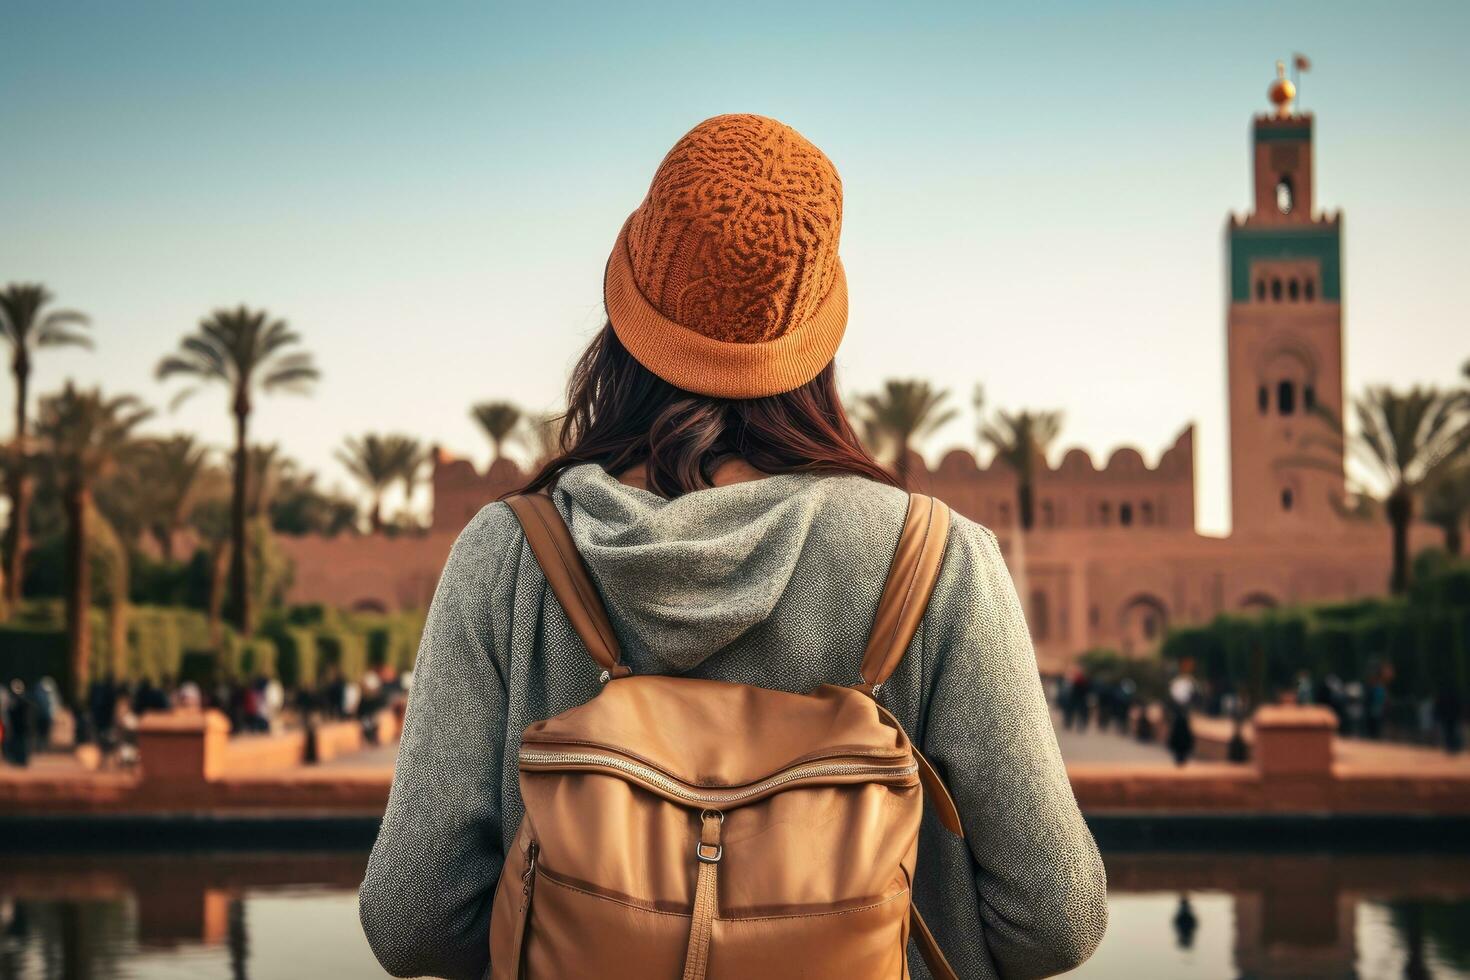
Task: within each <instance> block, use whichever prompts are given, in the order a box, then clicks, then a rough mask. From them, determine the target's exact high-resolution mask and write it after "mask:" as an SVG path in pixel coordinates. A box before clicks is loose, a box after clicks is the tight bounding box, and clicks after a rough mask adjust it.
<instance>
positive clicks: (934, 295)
mask: <svg viewBox="0 0 1470 980" xmlns="http://www.w3.org/2000/svg"><path fill="white" fill-rule="evenodd" d="M979 6H980V5H977V4H924V5H905V4H896V3H891V2H890V3H883V4H870V3H855V2H849V3H832V4H827V5H817V4H788V3H756V2H747V3H742V4H738V5H732V4H728V3H721V4H707V5H706V4H694V3H678V4H672V3H671V4H666V5H660V6H642V7H639V8H637V9H636V10H635V9H633V8H632V5H629V4H621V3H596V4H592V3H589V4H576V5H574V4H562V3H556V4H518V5H516V6H515V9H511V10H507V9H505V8H504V7H502V6H500V5H491V4H485V3H479V4H470V3H448V2H421V3H413V4H408V3H401V2H393V3H385V2H372V0H355V2H351V3H325V2H313V3H299V2H290V3H287V2H276V0H256V2H252V3H249V4H236V3H199V2H196V0H181V2H146V0H136V2H129V3H117V2H110V0H103V2H95V0H94V2H84V0H68V2H64V3H62V2H56V0H10V2H8V3H7V4H6V5H5V9H4V12H3V15H0V147H3V149H0V281H3V282H9V281H18V280H20V281H25V280H40V281H43V282H45V283H46V284H47V285H49V286H50V287H51V288H52V289H53V290H54V291H55V292H56V293H57V294H58V296H59V297H60V300H61V301H62V303H63V304H64V305H67V306H73V307H76V308H78V309H82V310H84V311H86V312H88V313H90V314H91V315H92V316H93V317H94V319H95V333H96V337H97V341H98V347H97V350H96V351H95V352H94V353H90V354H89V353H83V352H70V351H63V352H47V353H46V355H45V356H43V357H42V358H41V361H40V365H39V368H38V371H37V385H36V388H37V390H39V391H41V392H44V391H47V390H50V389H53V388H55V387H56V386H58V385H59V384H60V383H61V382H62V381H63V380H64V379H65V378H66V377H69V376H70V377H75V378H76V379H77V380H78V381H80V382H83V383H88V384H90V383H101V384H102V385H103V386H104V387H105V388H107V389H109V390H115V391H121V390H127V391H132V392H137V393H140V394H142V395H144V396H146V397H148V398H149V399H150V400H152V401H153V402H154V403H155V404H157V405H158V406H159V407H160V409H161V412H160V417H159V419H158V420H157V422H156V423H155V424H154V428H155V429H156V430H159V431H168V430H171V429H175V428H188V429H194V430H197V431H199V432H201V433H203V435H204V436H205V437H206V438H208V439H210V440H212V441H215V442H217V443H219V444H224V442H225V441H226V439H227V438H228V428H227V424H226V416H225V410H224V409H225V404H224V396H223V393H222V392H213V393H208V394H205V395H201V396H199V397H196V398H195V399H194V400H193V401H192V402H190V403H188V404H187V406H186V407H185V408H182V409H180V410H179V411H178V412H177V413H173V414H170V413H168V412H167V411H166V405H167V401H168V393H167V391H166V390H165V389H164V388H163V387H162V386H160V385H159V384H157V383H156V382H155V381H154V380H153V378H152V369H153V366H154V365H155V364H156V363H157V361H158V359H159V357H160V356H162V355H163V354H164V353H166V352H167V351H169V350H170V349H172V348H173V347H174V345H175V344H176V343H177V340H178V338H179V337H180V336H181V335H183V334H184V333H185V332H187V331H189V330H190V329H191V328H192V326H193V324H194V323H195V322H196V321H197V320H198V319H199V317H200V316H201V315H202V314H204V313H206V312H207V311H209V310H210V309H212V308H214V307H217V306H221V305H226V304H235V303H239V302H241V301H244V302H248V303H250V304H253V305H261V306H264V307H266V308H268V309H269V310H271V311H272V312H275V313H277V314H280V315H282V316H285V317H287V318H288V319H289V320H290V321H291V322H292V323H293V324H294V325H295V326H297V327H298V328H299V329H300V331H301V333H302V334H303V335H304V336H305V338H306V340H307V343H308V345H309V347H310V348H311V350H312V351H314V352H315V353H316V355H317V357H318V359H319V361H320V363H321V365H322V368H323V370H324V372H325V379H324V380H323V382H322V383H321V385H320V386H319V388H318V390H317V393H316V395H315V396H314V397H313V398H310V399H298V398H292V397H279V398H270V399H264V400H262V403H261V405H260V408H259V411H258V413H257V420H256V426H255V434H256V436H257V438H259V439H260V440H262V441H279V442H280V443H281V444H282V446H283V447H284V449H285V450H286V451H287V452H288V453H289V454H291V455H293V456H295V457H296V458H298V459H300V460H302V461H303V462H305V463H307V464H308V465H310V466H313V467H317V468H320V469H321V470H322V471H323V473H324V475H325V476H326V477H327V479H328V482H329V483H335V482H341V483H343V484H344V485H346V477H345V475H344V474H343V473H342V471H341V470H340V468H339V467H338V466H337V464H336V463H335V462H334V461H333V460H332V451H333V449H334V448H335V447H336V446H337V445H338V444H339V443H340V441H341V439H342V437H343V436H344V435H346V434H348V433H356V432H361V431H364V430H385V431H386V430H403V431H408V432H413V433H416V434H418V435H420V436H422V437H424V438H426V439H430V440H434V441H438V442H441V443H442V444H444V445H445V446H446V447H448V448H450V449H451V450H452V451H456V452H459V453H462V454H468V455H472V456H473V457H475V458H476V459H477V460H479V461H481V462H483V460H484V459H485V457H486V456H487V455H488V449H487V446H486V443H485V442H484V440H483V438H482V437H481V436H480V434H479V433H478V432H477V431H476V430H475V428H474V426H473V424H472V423H471V422H470V420H469V417H468V409H469V405H470V404H471V403H472V402H474V401H477V400H482V399H486V398H492V397H497V398H509V399H512V400H514V401H517V402H520V403H522V404H524V405H525V406H527V407H528V408H533V409H551V408H555V407H557V406H558V403H559V398H560V392H561V390H562V385H563V383H564V378H565V374H566V370H567V368H568V366H569V364H570V363H571V361H572V359H573V358H574V357H575V354H576V352H577V351H578V350H579V349H580V347H581V346H582V345H583V343H585V341H586V339H587V338H588V336H590V334H591V333H592V332H593V331H594V330H595V329H596V328H597V327H598V326H599V325H600V323H601V319H600V317H601V312H600V306H601V278H602V268H603V263H604V261H605V259H606V256H607V252H608V249H609V248H610V246H611V244H612V241H613V238H614V236H615V235H616V232H617V229H618V226H619V224H620V223H621V221H622V219H623V217H624V216H625V215H626V214H627V212H628V211H630V210H631V209H632V208H633V207H635V206H636V205H637V203H638V201H639V200H640V198H641V197H642V195H643V193H644V191H645V190H646V188H647V184H648V180H649V178H650V177H651V176H652V173H653V170H654V167H655V166H656V165H657V163H658V161H659V159H660V158H661V156H662V155H663V153H664V152H665V151H666V150H667V149H668V147H669V146H670V145H671V144H672V143H673V142H674V141H675V140H676V139H677V138H678V137H679V136H680V135H682V134H683V133H684V132H685V131H686V130H687V129H689V128H690V127H691V126H692V125H693V124H694V123H696V122H698V121H699V120H700V119H703V118H705V117H706V116H710V115H714V114H716V113H720V112H731V111H748V112H758V113H762V114H765V115H771V116H775V117H777V118H780V119H782V120H784V121H786V122H789V123H791V124H792V125H794V126H796V127H797V128H798V129H800V130H801V131H802V132H803V133H805V134H806V135H807V136H808V137H809V138H810V139H812V140H813V141H814V142H815V143H817V144H818V145H819V146H821V147H822V148H823V149H824V150H825V151H826V152H827V154H828V155H829V156H830V157H831V158H832V159H833V161H834V162H835V163H836V164H837V167H838V169H839V170H840V171H841V173H842V176H843V180H844V186H845V189H846V210H845V222H844V236H843V245H842V251H843V256H844V261H845V262H846V264H847V268H848V276H849V280H850V283H851V293H852V314H851V320H850V325H849V331H848V335H847V340H846V342H845V344H844V347H843V349H842V351H841V353H840V354H839V358H838V363H839V367H840V369H841V371H842V376H843V378H844V385H845V387H846V388H847V389H848V390H850V391H858V390H864V389H868V388H872V387H874V386H876V385H877V384H878V383H879V382H880V381H881V380H882V379H883V378H885V377H888V376H894V375H917V376H926V377H929V378H931V379H933V380H934V381H936V382H937V383H939V384H941V385H943V386H945V387H947V388H949V389H950V390H951V391H952V393H953V394H952V397H953V398H954V400H955V401H956V402H957V403H958V404H960V405H962V406H964V407H965V408H966V411H965V412H964V413H962V416H961V419H960V420H959V421H956V422H955V423H952V424H951V425H950V426H949V427H948V428H947V429H946V430H945V431H943V432H942V433H940V434H939V436H937V437H936V438H935V439H934V440H933V442H932V443H931V444H930V445H929V446H928V447H927V448H928V450H929V452H930V455H931V456H935V457H937V455H938V454H939V453H940V452H942V451H943V450H944V449H945V448H948V447H949V446H952V445H957V444H965V445H973V443H974V436H973V417H972V415H971V414H970V413H969V411H968V405H969V400H970V393H971V390H972V389H973V387H974V385H975V384H976V383H982V384H984V385H985V387H986V390H987V392H988V395H989V398H990V400H991V403H992V404H995V405H1002V406H1007V407H1012V408H1019V407H1033V408H1042V407H1048V408H1060V409H1063V410H1064V411H1065V413H1066V427H1065V432H1064V436H1065V439H1064V441H1065V442H1066V444H1068V445H1073V444H1076V445H1082V446H1085V447H1087V448H1088V449H1089V450H1091V451H1092V452H1093V454H1094V456H1095V457H1097V458H1099V459H1100V460H1101V459H1102V458H1105V457H1106V454H1107V453H1108V451H1110V450H1111V449H1112V448H1113V447H1115V446H1117V445H1119V444H1133V445H1136V446H1137V447H1138V448H1140V449H1141V450H1142V451H1143V453H1144V455H1145V457H1146V458H1147V459H1149V460H1150V461H1153V460H1155V459H1156V458H1157V456H1158V454H1159V453H1160V452H1161V451H1162V450H1163V449H1164V448H1165V447H1166V446H1167V445H1168V444H1169V443H1170V442H1171V441H1172V439H1173V437H1174V435H1175V434H1176V432H1177V431H1178V430H1179V429H1180V428H1182V427H1183V426H1184V425H1185V424H1187V423H1188V422H1190V421H1193V422H1195V423H1197V425H1198V426H1199V447H1200V460H1199V463H1200V465H1199V471H1198V474H1197V478H1198V483H1199V487H1200V491H1199V496H1200V517H1201V524H1202V526H1203V527H1204V528H1206V529H1208V530H1218V529H1221V528H1223V527H1225V526H1227V524H1228V516H1227V514H1228V490H1227V472H1226V454H1225V446H1226V429H1225V414H1224V407H1225V389H1224V381H1225V379H1224V332H1223V331H1224V328H1223V304H1224V300H1223V272H1222V270H1223V259H1222V256H1221V240H1222V226H1223V222H1224V220H1225V216H1226V214H1227V212H1228V211H1230V210H1241V209H1243V208H1244V207H1245V206H1246V203H1247V200H1248V194H1249V186H1248V178H1249V173H1248V159H1247V149H1248V143H1247V135H1248V126H1249V120H1250V116H1251V114H1252V113H1254V112H1258V111H1262V110H1264V109H1265V108H1266V101H1265V89H1266V86H1267V84H1268V83H1269V82H1270V80H1271V78H1272V77H1273V65H1274V62H1275V61H1276V60H1277V59H1279V58H1289V57H1290V55H1291V53H1292V52H1293V51H1302V52H1305V53H1306V54H1308V55H1309V56H1311V58H1312V60H1313V62H1314V69H1313V71H1312V72H1311V73H1310V74H1308V75H1306V76H1305V77H1304V79H1303V85H1302V90H1303V91H1302V96H1303V98H1302V104H1303V106H1304V107H1305V108H1307V109H1310V110H1313V111H1315V112H1316V113H1317V118H1318V127H1317V133H1318V138H1317V140H1318V141H1317V179H1318V188H1319V203H1320V204H1321V205H1322V206H1324V207H1327V208H1332V209H1336V208H1339V207H1341V208H1342V209H1344V212H1345V214H1346V223H1345V228H1346V242H1345V267H1346V282H1345V292H1346V298H1347V299H1346V301H1347V347H1346V350H1347V360H1348V384H1349V388H1350V389H1352V390H1356V389H1358V388H1360V387H1361V386H1362V385H1363V384H1365V383H1368V382H1376V381H1388V382H1394V383H1400V384H1403V383H1409V382H1414V381H1426V382H1436V383H1448V382H1449V381H1451V380H1452V379H1453V378H1454V376H1455V372H1456V368H1457V365H1458V364H1459V363H1460V362H1461V361H1462V360H1463V359H1464V358H1465V357H1466V356H1470V329H1467V317H1466V314H1465V305H1464V304H1465V298H1464V296H1463V295H1462V290H1463V288H1464V285H1463V284H1464V283H1465V282H1466V279H1467V276H1466V273H1465V270H1464V268H1463V266H1464V264H1465V260H1466V259H1467V257H1470V249H1467V247H1466V246H1465V230H1466V228H1467V227H1470V191H1467V188H1466V175H1467V174H1470V59H1467V58H1466V57H1465V56H1464V51H1463V45H1464V40H1465V38H1466V37H1470V4H1466V3H1460V2H1444V3H1401V4H1396V5H1393V6H1391V7H1390V6H1388V5H1378V4H1373V5H1370V4H1359V3H1343V2H1307V0H1297V2H1291V3H1286V2H1277V3H1230V4H1225V3H1196V2H1190V3H1171V4H1164V3H1126V4H1102V3H1095V2H1094V3H1082V2H1074V3H1036V4H1029V3H1028V4H1007V5H988V6H996V7H998V8H999V9H997V10H991V11H982V10H979V9H977V8H978V7H979ZM12 397H13V395H12V394H11V391H10V389H9V382H8V379H5V380H0V399H4V400H5V401H6V402H8V400H9V399H10V398H12Z"/></svg>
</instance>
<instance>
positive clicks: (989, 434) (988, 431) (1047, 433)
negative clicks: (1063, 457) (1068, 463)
mask: <svg viewBox="0 0 1470 980" xmlns="http://www.w3.org/2000/svg"><path fill="white" fill-rule="evenodd" d="M1061 431H1062V413H1061V412H1032V411H1029V410H1022V411H1019V412H1007V411H1004V410H999V411H997V412H996V413H995V419H994V420H993V421H990V422H986V423H984V424H982V425H981V427H980V438H982V439H984V440H985V441H986V442H987V443H989V444H990V446H991V448H992V449H994V450H995V455H996V458H998V459H1000V460H1002V461H1003V462H1004V463H1005V464H1006V465H1007V466H1009V467H1010V468H1011V469H1012V470H1014V471H1015V473H1016V498H1017V499H1016V512H1017V513H1018V514H1019V515H1020V518H1021V530H1022V531H1030V530H1031V529H1032V528H1033V527H1035V526H1036V471H1037V468H1038V467H1039V466H1045V465H1046V454H1047V452H1048V451H1049V450H1050V449H1051V446H1052V443H1054V442H1056V439H1057V436H1059V435H1060V434H1061Z"/></svg>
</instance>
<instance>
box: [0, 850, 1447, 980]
mask: <svg viewBox="0 0 1470 980" xmlns="http://www.w3.org/2000/svg"><path fill="white" fill-rule="evenodd" d="M365 860H366V856H365V855H363V854H360V853H323V854H317V853H283V854H259V853H244V854H242V853H228V854H166V855H146V856H136V855H134V856H127V857H111V856H95V855H66V856H52V857H27V856H20V855H14V854H9V855H6V856H4V857H3V858H0V980H8V978H12V977H14V978H22V977H23V978H32V977H35V978H41V977H46V978H49V977H58V978H60V977H66V978H71V977H78V978H89V977H98V978H101V977H109V978H110V977H118V978H130V977H138V978H155V977H157V978H175V977H177V978H186V977H187V978H198V977H229V978H246V977H250V978H255V980H269V978H295V977H381V976H383V975H384V974H383V973H382V971H381V970H380V969H379V968H378V966H377V964H376V962H375V961H374V960H373V957H372V953H371V952H370V951H369V950H368V948H367V945H366V943H365V942H364V941H363V938H362V934H361V932H360V931H359V930H358V925H357V901H356V896H355V889H356V886H357V882H358V879H359V877H360V876H361V873H362V867H363V864H364V862H365ZM1107 863H1108V874H1109V883H1110V899H1109V901H1110V905H1111V915H1112V920H1111V925H1110V928H1109V930H1108V937H1107V939H1106V940H1105V941H1104V943H1103V945H1102V947H1101V948H1100V949H1099V950H1098V952H1097V955H1096V956H1094V957H1093V959H1092V960H1091V961H1089V962H1088V963H1087V964H1086V965H1085V966H1084V967H1083V968H1082V969H1081V970H1079V971H1077V972H1076V973H1075V974H1074V976H1077V977H1094V978H1096V977H1107V978H1112V977H1117V978H1125V977H1126V978H1130V980H1132V978H1140V977H1147V978H1152V977H1167V978H1173V977H1186V978H1188V977H1210V978H1215V977H1252V978H1254V977H1292V978H1296V977H1363V978H1379V977H1383V978H1388V977H1407V978H1421V977H1464V978H1470V857H1467V856H1463V855H1451V856H1446V855H1387V856H1378V855H1363V854H1341V855H1333V854H1312V855H1297V854H1239V853H1228V854H1176V853H1160V854H1139V853H1117V854H1111V855H1108V856H1107Z"/></svg>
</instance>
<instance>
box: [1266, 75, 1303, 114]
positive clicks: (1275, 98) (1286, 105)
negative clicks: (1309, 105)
mask: <svg viewBox="0 0 1470 980" xmlns="http://www.w3.org/2000/svg"><path fill="white" fill-rule="evenodd" d="M1266 98H1268V99H1270V100H1271V104H1272V105H1274V106H1275V107H1276V118H1277V119H1288V118H1290V117H1291V102H1292V100H1293V99H1295V98H1296V86H1295V85H1293V84H1292V83H1291V79H1289V78H1287V77H1286V62H1284V61H1278V62H1276V81H1274V82H1272V83H1271V87H1270V88H1268V89H1267V90H1266Z"/></svg>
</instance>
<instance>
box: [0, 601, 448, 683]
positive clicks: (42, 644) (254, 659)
mask: <svg viewBox="0 0 1470 980" xmlns="http://www.w3.org/2000/svg"><path fill="white" fill-rule="evenodd" d="M91 618H92V656H91V661H90V665H89V670H88V677H87V678H86V680H89V681H90V680H94V679H99V678H101V677H104V676H106V675H107V673H108V672H109V671H111V670H112V669H113V667H114V660H113V657H112V650H111V649H110V644H109V638H110V632H109V630H108V622H109V620H108V614H107V612H106V611H105V610H103V609H93V610H92V611H91ZM423 628H424V617H423V614H422V613H417V612H404V613H350V612H346V611H343V610H338V609H333V608H329V607H324V606H298V607H292V608H287V609H279V610H274V611H271V612H270V613H268V614H267V615H266V616H265V617H263V623H262V625H261V629H260V631H259V633H258V634H257V635H256V636H255V637H254V638H252V639H249V640H246V639H243V638H242V637H240V636H239V635H238V634H236V633H235V632H234V631H233V630H231V629H229V628H228V627H224V628H222V629H221V630H220V642H219V643H218V645H216V644H215V643H214V642H213V641H212V638H211V634H212V631H211V629H210V626H209V620H208V617H207V616H206V615H205V614H204V613H203V612H201V611H199V610H197V609H190V608H187V607H179V606H167V607H165V606H132V607H129V610H128V630H127V650H126V651H124V652H123V656H122V657H121V659H120V661H119V663H120V666H121V668H122V675H121V679H124V680H138V679H142V678H145V677H146V678H148V679H149V680H152V681H154V682H158V681H161V680H164V679H165V678H169V677H173V678H178V677H181V676H184V675H185V673H186V672H187V673H190V674H208V675H209V676H211V677H212V676H215V674H216V672H218V673H219V674H221V675H222V676H225V677H234V678H248V677H255V676H265V677H275V678H278V679H279V680H280V681H281V682H282V683H283V684H285V685H286V686H287V687H298V686H303V685H306V686H310V685H314V684H316V683H319V682H320V681H321V680H323V679H324V678H325V676H326V673H327V671H329V670H330V669H332V668H336V669H339V670H340V671H341V672H342V674H343V676H345V677H347V678H348V679H350V680H355V679H357V678H360V677H361V676H362V675H363V673H365V672H366V671H367V670H368V669H369V668H377V667H381V666H384V665H387V666H391V667H392V668H393V669H394V670H396V671H404V670H411V669H412V668H413V662H414V658H415V656H416V655H417V653H418V645H419V638H420V636H421V635H422V634H423ZM216 647H218V648H216ZM0 651H3V653H4V656H3V657H0V674H3V676H0V682H4V681H8V680H9V679H10V678H11V677H13V676H18V677H20V678H22V679H23V680H26V681H27V682H32V681H34V680H37V679H39V678H40V677H42V676H46V675H48V674H49V675H50V676H52V677H54V678H55V679H56V680H57V683H58V684H64V683H66V682H67V680H68V677H67V664H66V633H65V623H64V610H63V608H62V604H61V602H60V601H58V600H55V599H41V600H28V601H27V602H25V603H23V604H22V605H21V606H20V607H19V608H18V609H17V610H16V613H15V615H14V616H13V617H12V618H11V619H10V621H9V622H7V623H5V624H0ZM12 651H14V652H13V654H12ZM38 651H40V652H38ZM205 657H208V658H209V663H208V664H207V665H206V663H205V661H204V659H203V658H205ZM206 668H207V669H206Z"/></svg>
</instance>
